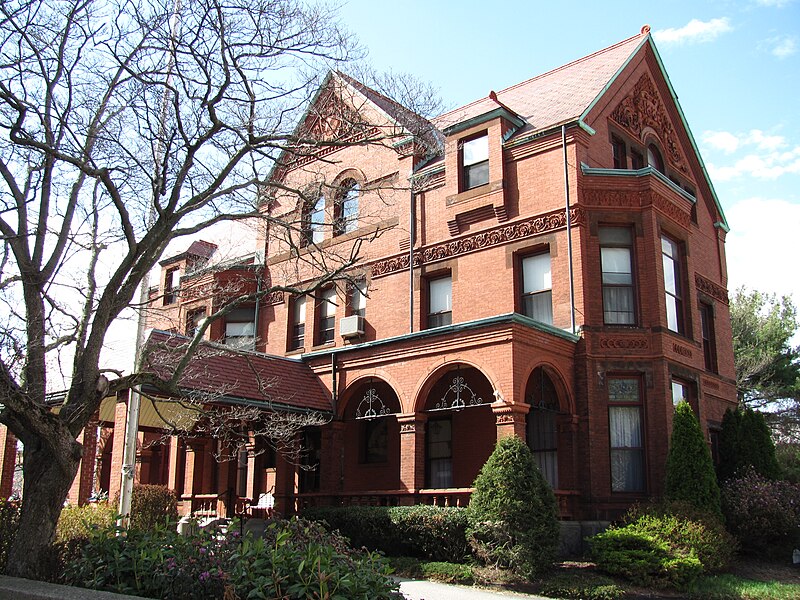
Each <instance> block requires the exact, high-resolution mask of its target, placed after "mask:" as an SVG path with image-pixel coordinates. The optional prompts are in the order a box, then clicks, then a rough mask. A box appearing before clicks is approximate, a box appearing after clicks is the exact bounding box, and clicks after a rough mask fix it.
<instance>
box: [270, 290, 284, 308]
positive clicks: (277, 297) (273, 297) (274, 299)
mask: <svg viewBox="0 0 800 600" xmlns="http://www.w3.org/2000/svg"><path fill="white" fill-rule="evenodd" d="M266 300H267V304H270V305H275V304H283V292H282V291H280V290H278V291H277V292H270V293H269V294H267V298H266Z"/></svg>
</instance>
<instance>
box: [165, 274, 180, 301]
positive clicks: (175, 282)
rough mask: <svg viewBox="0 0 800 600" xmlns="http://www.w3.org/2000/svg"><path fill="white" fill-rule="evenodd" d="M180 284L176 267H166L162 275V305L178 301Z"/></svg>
mask: <svg viewBox="0 0 800 600" xmlns="http://www.w3.org/2000/svg"><path fill="white" fill-rule="evenodd" d="M179 285H180V271H179V270H178V267H173V268H171V269H167V272H166V274H165V275H164V306H168V305H170V304H175V303H176V302H177V301H178V290H179Z"/></svg>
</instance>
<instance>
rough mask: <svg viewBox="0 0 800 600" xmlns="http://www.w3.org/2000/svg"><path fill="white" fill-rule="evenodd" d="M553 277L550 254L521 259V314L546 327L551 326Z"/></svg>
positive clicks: (545, 253)
mask: <svg viewBox="0 0 800 600" xmlns="http://www.w3.org/2000/svg"><path fill="white" fill-rule="evenodd" d="M552 287H553V277H552V274H551V270H550V253H549V252H543V253H541V254H534V255H531V256H525V257H523V258H522V312H523V314H524V315H525V316H528V317H530V318H532V319H536V320H537V321H540V322H542V323H547V324H548V325H552V324H553V290H552Z"/></svg>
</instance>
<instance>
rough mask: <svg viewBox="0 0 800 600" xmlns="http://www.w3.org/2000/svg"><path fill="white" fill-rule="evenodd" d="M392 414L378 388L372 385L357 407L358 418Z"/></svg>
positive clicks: (372, 417)
mask: <svg viewBox="0 0 800 600" xmlns="http://www.w3.org/2000/svg"><path fill="white" fill-rule="evenodd" d="M390 414H392V411H391V410H389V408H388V407H387V406H386V405H385V404H384V403H383V400H381V397H380V396H379V395H378V390H376V389H375V388H374V387H371V388H369V389H368V390H367V393H366V394H364V397H363V398H362V399H361V402H359V403H358V407H357V408H356V419H374V418H376V417H385V416H386V415H390Z"/></svg>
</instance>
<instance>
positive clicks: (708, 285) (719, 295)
mask: <svg viewBox="0 0 800 600" xmlns="http://www.w3.org/2000/svg"><path fill="white" fill-rule="evenodd" d="M694 283H695V285H696V286H697V289H698V290H700V291H701V292H703V293H704V294H708V295H709V296H711V297H712V298H714V300H719V301H720V302H722V303H723V304H728V290H726V289H725V288H724V287H722V286H721V285H717V284H716V283H714V282H713V281H710V280H708V279H706V278H705V277H703V276H702V275H700V274H699V273H695V274H694Z"/></svg>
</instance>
